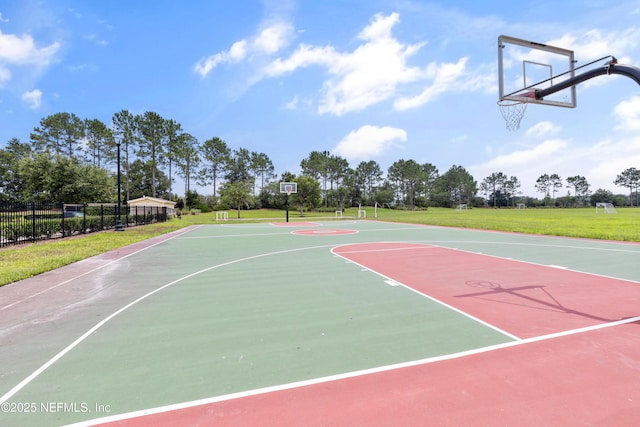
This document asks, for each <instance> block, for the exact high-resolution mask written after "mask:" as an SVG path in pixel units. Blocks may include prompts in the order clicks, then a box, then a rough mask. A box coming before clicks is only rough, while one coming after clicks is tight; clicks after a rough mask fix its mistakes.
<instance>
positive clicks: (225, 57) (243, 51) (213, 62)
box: [194, 22, 293, 77]
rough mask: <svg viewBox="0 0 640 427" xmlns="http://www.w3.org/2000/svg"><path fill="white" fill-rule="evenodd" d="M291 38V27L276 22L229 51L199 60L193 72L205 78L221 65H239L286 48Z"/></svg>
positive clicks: (237, 42) (233, 46)
mask: <svg viewBox="0 0 640 427" xmlns="http://www.w3.org/2000/svg"><path fill="white" fill-rule="evenodd" d="M292 37H293V27H292V26H291V25H290V24H287V23H284V22H278V23H275V24H272V25H270V26H268V27H266V28H264V29H262V30H261V31H260V32H259V33H258V34H257V35H256V36H254V37H253V38H251V39H249V40H239V41H236V42H235V43H233V44H232V45H231V47H230V48H229V50H227V51H222V52H218V53H216V54H213V55H211V56H208V57H206V58H202V59H200V60H199V61H198V62H197V63H196V65H195V66H194V70H195V71H196V72H197V73H198V74H200V76H202V77H206V76H207V75H208V74H209V73H210V72H211V70H213V69H214V68H215V67H217V66H218V65H221V64H233V63H239V62H242V61H244V60H247V59H250V58H252V57H254V56H269V55H273V54H275V53H277V52H278V51H280V50H281V49H282V48H284V47H285V46H287V45H288V44H289V43H290V42H291V39H292Z"/></svg>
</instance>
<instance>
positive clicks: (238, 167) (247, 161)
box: [225, 148, 253, 184]
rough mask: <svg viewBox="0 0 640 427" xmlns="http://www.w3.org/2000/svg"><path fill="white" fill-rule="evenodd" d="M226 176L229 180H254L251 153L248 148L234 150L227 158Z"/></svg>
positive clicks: (249, 181)
mask: <svg viewBox="0 0 640 427" xmlns="http://www.w3.org/2000/svg"><path fill="white" fill-rule="evenodd" d="M226 160H227V163H226V166H225V171H226V175H225V178H226V180H227V181H228V182H239V181H242V182H248V183H249V184H251V182H253V176H252V175H251V153H250V152H249V150H247V149H246V148H238V149H237V150H233V151H232V152H231V154H230V155H229V156H228V157H227V158H226Z"/></svg>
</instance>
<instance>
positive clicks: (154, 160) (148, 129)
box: [136, 111, 171, 197]
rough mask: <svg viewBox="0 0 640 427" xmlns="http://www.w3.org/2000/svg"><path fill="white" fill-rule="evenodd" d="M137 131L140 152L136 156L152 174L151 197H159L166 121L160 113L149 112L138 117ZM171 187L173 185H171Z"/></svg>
mask: <svg viewBox="0 0 640 427" xmlns="http://www.w3.org/2000/svg"><path fill="white" fill-rule="evenodd" d="M136 130H137V135H138V138H137V139H138V151H137V152H136V154H137V155H138V157H139V158H140V159H142V160H143V161H144V163H145V164H147V165H148V168H149V169H150V170H149V172H150V174H151V180H150V183H151V185H152V187H151V196H152V197H158V189H157V188H156V184H157V183H158V180H157V179H156V175H158V173H159V169H158V166H159V165H160V163H161V162H162V161H163V159H164V154H165V144H164V142H165V139H166V127H165V119H163V118H162V117H161V116H160V115H159V114H158V113H154V112H152V111H147V112H145V113H144V114H143V115H137V116H136ZM169 187H171V184H169Z"/></svg>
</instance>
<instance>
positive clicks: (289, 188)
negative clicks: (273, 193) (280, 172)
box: [280, 182, 298, 194]
mask: <svg viewBox="0 0 640 427" xmlns="http://www.w3.org/2000/svg"><path fill="white" fill-rule="evenodd" d="M280 192H281V193H285V194H295V193H297V192H298V183H297V182H281V183H280Z"/></svg>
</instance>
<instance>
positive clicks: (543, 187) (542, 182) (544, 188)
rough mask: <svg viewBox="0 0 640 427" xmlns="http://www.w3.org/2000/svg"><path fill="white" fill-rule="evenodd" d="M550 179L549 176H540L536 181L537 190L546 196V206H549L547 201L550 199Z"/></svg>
mask: <svg viewBox="0 0 640 427" xmlns="http://www.w3.org/2000/svg"><path fill="white" fill-rule="evenodd" d="M549 180H550V178H549V175H548V174H546V173H545V174H543V175H540V177H538V179H537V180H536V185H535V187H536V190H538V192H539V193H542V194H543V196H544V205H545V206H547V199H548V198H549V187H550V185H551V184H550V182H549Z"/></svg>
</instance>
